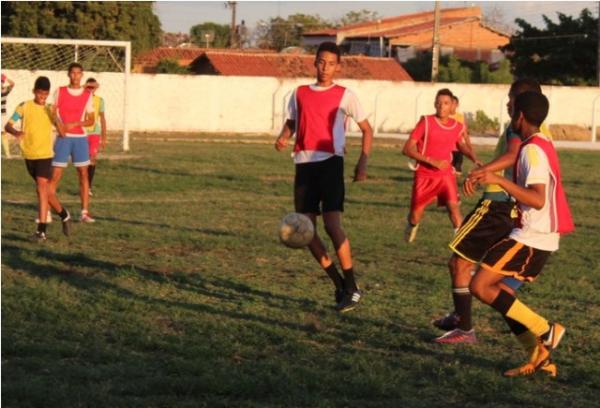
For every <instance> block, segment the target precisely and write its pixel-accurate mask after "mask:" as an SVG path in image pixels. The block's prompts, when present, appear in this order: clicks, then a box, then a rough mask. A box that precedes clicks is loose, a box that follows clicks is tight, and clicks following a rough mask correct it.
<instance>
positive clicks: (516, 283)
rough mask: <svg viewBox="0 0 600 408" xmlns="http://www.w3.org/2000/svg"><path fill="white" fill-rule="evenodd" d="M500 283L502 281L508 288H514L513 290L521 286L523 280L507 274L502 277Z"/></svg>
mask: <svg viewBox="0 0 600 408" xmlns="http://www.w3.org/2000/svg"><path fill="white" fill-rule="evenodd" d="M502 283H504V284H505V285H506V286H508V287H509V288H511V289H512V290H514V291H515V292H516V291H517V290H518V289H519V288H520V287H521V286H523V282H521V281H520V280H518V279H515V278H513V277H512V276H507V277H506V278H504V279H502Z"/></svg>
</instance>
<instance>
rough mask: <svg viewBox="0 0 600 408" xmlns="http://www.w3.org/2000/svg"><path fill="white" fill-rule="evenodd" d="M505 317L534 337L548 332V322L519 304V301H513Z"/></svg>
mask: <svg viewBox="0 0 600 408" xmlns="http://www.w3.org/2000/svg"><path fill="white" fill-rule="evenodd" d="M506 316H508V317H510V318H511V319H513V320H516V321H517V322H519V323H521V324H522V325H523V326H525V327H527V328H528V329H529V331H530V332H532V333H533V334H534V335H535V336H536V337H540V336H541V335H542V334H544V333H546V332H547V331H548V330H550V325H549V324H548V321H547V320H546V319H544V318H543V317H542V316H540V315H538V314H536V313H535V312H534V311H533V310H531V309H530V308H528V307H527V306H525V305H524V304H523V303H521V302H520V301H519V299H515V301H514V302H513V304H512V306H511V307H510V309H508V312H507V313H506Z"/></svg>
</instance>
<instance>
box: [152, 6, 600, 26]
mask: <svg viewBox="0 0 600 408" xmlns="http://www.w3.org/2000/svg"><path fill="white" fill-rule="evenodd" d="M441 6H442V8H450V7H469V6H479V7H481V9H482V11H483V14H484V15H486V13H490V12H491V11H492V10H494V9H497V10H499V11H500V13H501V15H502V17H503V20H504V22H505V24H506V25H508V26H510V27H512V28H513V29H516V28H517V26H516V25H515V24H514V20H515V18H522V19H524V20H525V21H528V22H529V23H530V24H532V25H534V26H538V27H540V28H543V27H545V25H544V23H543V19H542V15H544V14H545V15H546V16H547V17H549V18H550V19H551V20H554V21H556V20H557V18H556V13H557V12H561V13H564V14H567V15H575V16H578V15H579V13H580V12H581V10H583V9H584V8H586V7H587V8H588V9H590V10H591V11H592V13H593V14H594V15H596V16H597V15H598V2H597V1H452V2H450V1H443V2H441ZM433 7H434V2H433V1H422V2H419V1H339V2H338V1H238V4H237V11H236V20H237V22H238V24H239V22H240V21H241V20H245V21H246V26H247V27H248V28H250V29H253V28H254V27H255V26H256V23H257V22H258V21H259V20H265V21H268V20H269V18H271V17H277V16H280V17H283V18H286V17H287V16H288V15H290V14H295V13H303V14H318V15H320V16H321V17H322V18H324V19H327V20H333V19H339V18H341V17H342V16H343V15H344V14H346V13H347V12H349V11H353V10H354V11H357V10H362V9H367V10H371V11H376V12H377V13H378V14H379V15H380V16H381V17H384V18H385V17H394V16H398V15H401V14H408V13H416V12H421V11H428V10H433ZM154 10H155V13H156V14H157V15H158V17H159V18H160V21H161V24H162V29H163V31H167V32H183V33H189V31H190V28H191V27H192V26H193V25H196V24H200V23H204V22H209V21H211V22H215V23H220V24H230V23H231V11H230V10H229V9H227V8H226V7H225V2H224V1H157V2H155V3H154Z"/></svg>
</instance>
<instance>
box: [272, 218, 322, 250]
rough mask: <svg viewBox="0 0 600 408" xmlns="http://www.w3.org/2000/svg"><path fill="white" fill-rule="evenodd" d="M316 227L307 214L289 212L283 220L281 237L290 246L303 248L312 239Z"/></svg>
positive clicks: (280, 230)
mask: <svg viewBox="0 0 600 408" xmlns="http://www.w3.org/2000/svg"><path fill="white" fill-rule="evenodd" d="M314 235H315V227H314V225H313V223H312V221H311V220H310V218H308V217H307V216H306V215H304V214H299V213H289V214H287V215H286V216H285V217H283V219H282V220H281V225H280V226H279V239H281V242H283V244H284V245H285V246H288V247H290V248H302V247H305V246H307V245H308V244H309V243H310V241H312V239H313V237H314Z"/></svg>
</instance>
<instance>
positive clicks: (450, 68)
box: [438, 55, 473, 84]
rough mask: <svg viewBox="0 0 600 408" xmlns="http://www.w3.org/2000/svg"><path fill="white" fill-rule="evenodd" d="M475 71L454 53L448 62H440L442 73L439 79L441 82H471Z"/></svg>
mask: <svg viewBox="0 0 600 408" xmlns="http://www.w3.org/2000/svg"><path fill="white" fill-rule="evenodd" d="M472 74H473V71H472V70H471V69H470V68H469V67H466V66H463V65H462V64H461V63H460V61H459V60H458V58H456V57H455V56H454V55H452V56H450V58H449V60H448V62H447V63H446V64H440V73H439V76H438V80H439V81H440V82H461V83H466V84H468V83H470V82H471V76H472Z"/></svg>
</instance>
